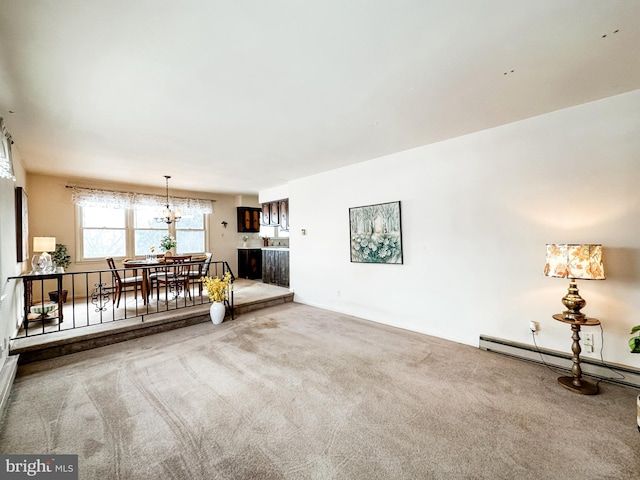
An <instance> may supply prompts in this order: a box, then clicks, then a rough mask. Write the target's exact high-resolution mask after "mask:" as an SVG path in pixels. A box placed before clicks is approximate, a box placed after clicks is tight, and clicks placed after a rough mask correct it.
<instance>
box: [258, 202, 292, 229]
mask: <svg viewBox="0 0 640 480" xmlns="http://www.w3.org/2000/svg"><path fill="white" fill-rule="evenodd" d="M262 225H265V226H271V227H277V226H280V230H286V231H288V230H289V199H288V198H286V199H284V200H276V201H274V202H268V203H263V204H262Z"/></svg>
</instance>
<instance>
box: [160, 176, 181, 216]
mask: <svg viewBox="0 0 640 480" xmlns="http://www.w3.org/2000/svg"><path fill="white" fill-rule="evenodd" d="M164 178H165V182H166V188H167V203H166V207H167V208H165V209H164V210H163V211H162V212H161V214H160V215H159V216H157V217H156V222H158V223H160V222H164V223H166V224H171V223H173V222H179V221H180V219H181V218H182V213H181V212H180V209H179V208H176V209H175V210H171V209H170V208H169V179H170V178H171V177H170V176H169V175H165V176H164Z"/></svg>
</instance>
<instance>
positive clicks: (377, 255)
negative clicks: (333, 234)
mask: <svg viewBox="0 0 640 480" xmlns="http://www.w3.org/2000/svg"><path fill="white" fill-rule="evenodd" d="M349 231H350V244H351V262H352V263H387V264H396V265H402V263H403V257H402V216H401V208H400V201H395V202H387V203H378V204H375V205H366V206H362V207H351V208H349Z"/></svg>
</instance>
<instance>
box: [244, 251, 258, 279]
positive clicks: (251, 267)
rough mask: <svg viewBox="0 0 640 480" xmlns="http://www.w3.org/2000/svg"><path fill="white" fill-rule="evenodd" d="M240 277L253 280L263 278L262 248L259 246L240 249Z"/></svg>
mask: <svg viewBox="0 0 640 480" xmlns="http://www.w3.org/2000/svg"><path fill="white" fill-rule="evenodd" d="M238 277H239V278H249V279H251V280H257V279H259V278H262V250H260V249H259V248H240V249H238Z"/></svg>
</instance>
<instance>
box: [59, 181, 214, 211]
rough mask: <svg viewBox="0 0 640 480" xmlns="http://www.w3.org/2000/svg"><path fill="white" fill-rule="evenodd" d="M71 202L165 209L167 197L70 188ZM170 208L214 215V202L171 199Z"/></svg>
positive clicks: (88, 205) (85, 204)
mask: <svg viewBox="0 0 640 480" xmlns="http://www.w3.org/2000/svg"><path fill="white" fill-rule="evenodd" d="M70 188H71V189H72V193H71V202H72V203H73V204H75V205H79V206H81V207H102V208H129V209H136V208H155V209H160V208H164V207H165V206H166V204H167V197H164V196H161V195H148V194H144V193H131V192H114V191H110V190H99V189H95V188H81V187H70ZM169 206H170V208H173V209H178V208H179V209H180V210H181V211H182V213H183V214H185V213H187V214H194V213H200V214H203V213H213V201H212V200H203V199H198V198H181V197H169Z"/></svg>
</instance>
